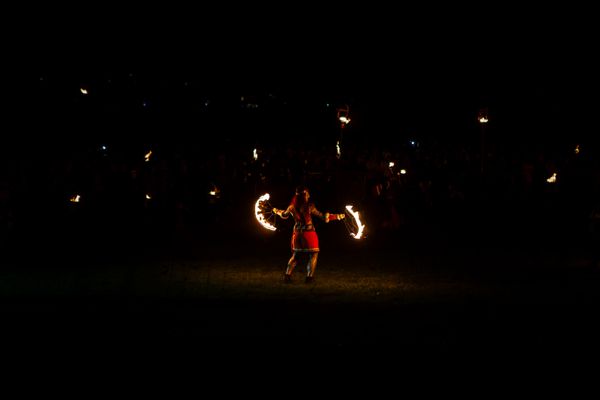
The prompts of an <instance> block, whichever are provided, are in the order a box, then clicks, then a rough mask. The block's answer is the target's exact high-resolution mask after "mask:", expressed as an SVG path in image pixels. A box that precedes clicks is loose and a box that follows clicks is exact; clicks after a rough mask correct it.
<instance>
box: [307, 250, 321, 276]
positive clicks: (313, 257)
mask: <svg viewBox="0 0 600 400" xmlns="http://www.w3.org/2000/svg"><path fill="white" fill-rule="evenodd" d="M318 258H319V253H310V255H309V258H308V265H307V266H306V277H307V278H312V277H314V275H315V270H316V269H317V259H318Z"/></svg>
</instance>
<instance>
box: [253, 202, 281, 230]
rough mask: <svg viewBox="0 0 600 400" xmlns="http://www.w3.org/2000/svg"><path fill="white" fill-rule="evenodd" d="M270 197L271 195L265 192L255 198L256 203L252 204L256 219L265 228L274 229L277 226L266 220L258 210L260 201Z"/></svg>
mask: <svg viewBox="0 0 600 400" xmlns="http://www.w3.org/2000/svg"><path fill="white" fill-rule="evenodd" d="M270 198H271V196H270V195H269V193H265V194H263V195H262V196H260V197H259V198H258V200H256V203H255V204H254V216H255V217H256V220H257V221H258V222H259V223H260V224H261V225H262V226H263V227H265V228H267V229H268V230H270V231H276V230H277V228H276V227H274V226H273V225H271V224H270V223H269V222H268V221H267V220H265V216H264V215H263V214H262V213H261V212H260V207H259V206H260V202H261V201H267V200H269V199H270Z"/></svg>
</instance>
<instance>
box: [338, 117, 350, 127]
mask: <svg viewBox="0 0 600 400" xmlns="http://www.w3.org/2000/svg"><path fill="white" fill-rule="evenodd" d="M350 121H351V119H350V118H348V117H346V116H343V115H342V116H341V117H340V122H341V123H342V124H346V125H347V124H349V123H350Z"/></svg>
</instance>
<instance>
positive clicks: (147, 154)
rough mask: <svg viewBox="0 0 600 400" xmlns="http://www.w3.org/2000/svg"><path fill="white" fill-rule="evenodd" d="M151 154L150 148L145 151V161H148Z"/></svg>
mask: <svg viewBox="0 0 600 400" xmlns="http://www.w3.org/2000/svg"><path fill="white" fill-rule="evenodd" d="M151 155H152V150H150V151H149V152H147V153H146V155H145V156H144V159H145V160H146V162H148V161H150V156H151Z"/></svg>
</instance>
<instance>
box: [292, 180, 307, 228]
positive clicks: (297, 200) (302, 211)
mask: <svg viewBox="0 0 600 400" xmlns="http://www.w3.org/2000/svg"><path fill="white" fill-rule="evenodd" d="M306 192H308V189H307V188H306V187H305V186H298V187H297V188H296V194H295V195H294V197H293V198H292V206H294V209H295V210H296V212H297V213H298V215H299V216H300V218H301V220H302V222H303V223H306V222H307V221H308V220H309V218H308V217H309V212H310V200H309V201H306V200H305V198H304V194H305V193H306Z"/></svg>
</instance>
